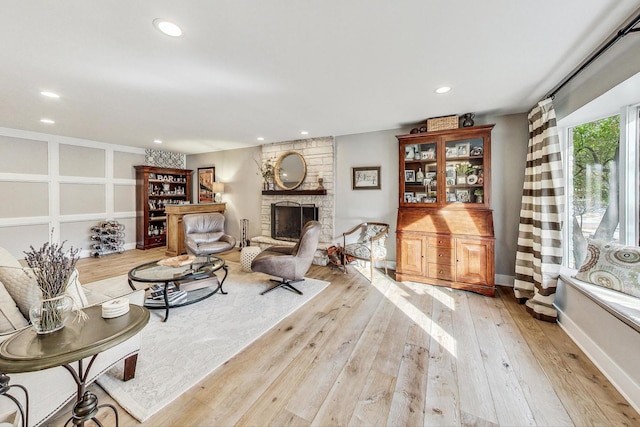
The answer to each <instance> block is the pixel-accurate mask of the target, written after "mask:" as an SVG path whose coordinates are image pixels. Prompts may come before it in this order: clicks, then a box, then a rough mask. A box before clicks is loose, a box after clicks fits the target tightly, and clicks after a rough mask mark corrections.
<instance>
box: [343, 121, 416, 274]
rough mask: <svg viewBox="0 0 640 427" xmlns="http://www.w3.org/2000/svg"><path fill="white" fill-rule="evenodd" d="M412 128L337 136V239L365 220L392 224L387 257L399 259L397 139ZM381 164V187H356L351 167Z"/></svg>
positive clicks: (390, 259)
mask: <svg viewBox="0 0 640 427" xmlns="http://www.w3.org/2000/svg"><path fill="white" fill-rule="evenodd" d="M410 130H411V129H410V128H407V129H390V130H385V131H378V132H368V133H360V134H355V135H343V136H337V137H336V139H335V140H336V168H335V169H336V186H335V189H336V190H335V191H336V200H335V206H336V208H335V209H336V219H335V223H336V227H335V236H334V238H335V239H336V240H335V241H336V242H342V233H344V232H345V231H348V230H350V229H351V228H353V227H354V226H356V225H357V224H359V223H361V222H365V221H377V222H384V223H387V224H389V238H388V240H387V254H388V260H389V261H392V262H395V259H396V219H397V215H398V167H399V166H398V140H397V139H396V135H401V134H405V133H409V131H410ZM361 166H380V190H353V189H352V185H351V178H352V177H351V174H352V171H351V168H353V167H361Z"/></svg>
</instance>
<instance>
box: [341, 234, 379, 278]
mask: <svg viewBox="0 0 640 427" xmlns="http://www.w3.org/2000/svg"><path fill="white" fill-rule="evenodd" d="M358 232H360V234H359V236H358V240H357V241H355V242H353V239H354V238H355V234H356V233H358ZM388 235H389V224H384V223H382V222H365V223H362V224H358V225H357V226H355V227H354V228H352V229H351V230H349V231H347V232H345V233H342V243H343V244H342V247H343V255H344V257H345V259H344V260H343V265H344V272H345V274H346V273H347V260H348V259H349V257H351V258H352V259H353V258H355V259H358V260H363V261H369V262H370V263H371V279H370V280H373V267H374V264H375V262H376V261H384V273H385V274H387V247H386V246H385V243H386V241H387V236H388Z"/></svg>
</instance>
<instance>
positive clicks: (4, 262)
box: [0, 247, 22, 267]
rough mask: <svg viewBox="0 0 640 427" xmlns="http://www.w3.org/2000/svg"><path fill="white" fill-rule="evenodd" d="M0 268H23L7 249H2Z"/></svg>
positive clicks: (0, 250)
mask: <svg viewBox="0 0 640 427" xmlns="http://www.w3.org/2000/svg"><path fill="white" fill-rule="evenodd" d="M0 266H7V267H21V266H22V265H21V264H20V262H19V261H18V260H17V259H16V257H14V256H13V255H11V253H9V251H8V250H6V249H5V248H1V247H0Z"/></svg>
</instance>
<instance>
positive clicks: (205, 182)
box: [198, 166, 216, 203]
mask: <svg viewBox="0 0 640 427" xmlns="http://www.w3.org/2000/svg"><path fill="white" fill-rule="evenodd" d="M215 180H216V168H214V167H213V166H210V167H206V168H198V203H213V196H214V194H213V188H212V186H213V183H214V181H215Z"/></svg>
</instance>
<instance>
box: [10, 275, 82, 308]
mask: <svg viewBox="0 0 640 427" xmlns="http://www.w3.org/2000/svg"><path fill="white" fill-rule="evenodd" d="M0 281H1V282H3V283H4V285H5V288H6V290H7V291H8V292H9V295H11V297H12V298H13V300H14V301H15V303H16V304H17V306H18V309H19V310H20V313H22V315H23V316H24V317H25V319H28V318H29V308H31V307H32V306H33V305H34V304H36V303H37V302H38V300H40V298H41V297H42V291H41V290H40V287H39V286H38V282H37V281H36V276H35V274H33V273H32V272H31V269H30V268H29V267H6V266H0ZM69 281H70V283H69V286H68V288H67V293H68V294H69V295H70V296H71V298H73V300H74V309H77V308H79V307H84V306H86V305H87V297H86V296H85V294H84V291H83V289H82V286H80V282H79V281H78V272H77V271H74V272H73V273H72V274H71V276H70V277H69Z"/></svg>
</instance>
